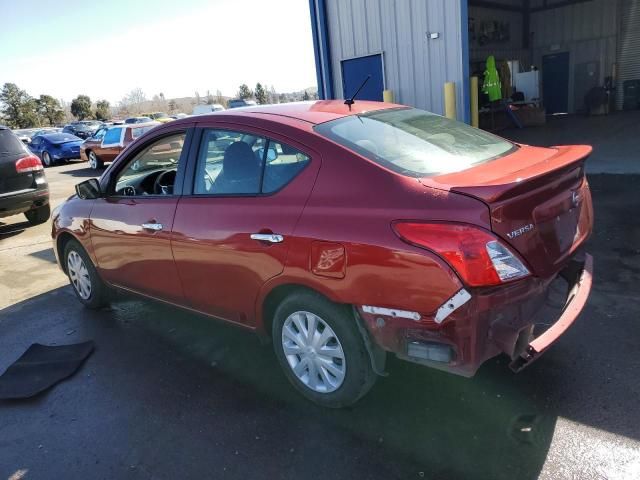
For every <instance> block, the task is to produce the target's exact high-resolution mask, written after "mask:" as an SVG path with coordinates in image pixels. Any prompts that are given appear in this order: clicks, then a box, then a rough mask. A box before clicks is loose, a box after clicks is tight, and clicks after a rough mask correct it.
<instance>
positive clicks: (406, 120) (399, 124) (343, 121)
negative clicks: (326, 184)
mask: <svg viewBox="0 0 640 480" xmlns="http://www.w3.org/2000/svg"><path fill="white" fill-rule="evenodd" d="M315 130H316V132H318V133H319V134H320V135H323V136H325V137H327V138H329V139H331V140H333V141H335V142H336V143H339V144H341V145H343V146H345V147H347V148H349V149H350V150H353V151H355V152H357V153H359V154H360V155H362V156H364V157H366V158H368V159H370V160H372V161H374V162H376V163H378V164H380V165H382V166H383V167H386V168H388V169H389V170H392V171H394V172H397V173H400V174H402V175H406V176H409V177H426V176H431V175H438V174H444V173H451V172H458V171H461V170H466V169H468V168H471V167H472V166H474V165H477V164H480V163H484V162H488V161H491V160H493V159H496V158H499V157H503V156H505V155H507V154H509V153H511V152H512V151H513V150H515V149H516V148H517V147H516V146H515V145H514V144H513V143H511V142H508V141H507V140H504V139H502V138H500V137H497V136H495V135H492V134H490V133H487V132H485V131H482V130H480V129H477V128H473V127H470V126H469V125H466V124H464V123H461V122H456V121H454V120H449V119H448V118H445V117H441V116H439V115H435V114H433V113H430V112H425V111H424V110H418V109H416V108H397V109H388V110H381V111H380V110H378V111H375V112H371V113H366V114H362V115H351V116H348V117H343V118H340V119H338V120H332V121H330V122H326V123H322V124H320V125H317V126H316V127H315Z"/></svg>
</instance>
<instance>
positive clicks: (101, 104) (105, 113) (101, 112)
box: [96, 100, 111, 121]
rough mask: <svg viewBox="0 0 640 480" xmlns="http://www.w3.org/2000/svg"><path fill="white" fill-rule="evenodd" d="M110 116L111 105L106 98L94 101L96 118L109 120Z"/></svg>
mask: <svg viewBox="0 0 640 480" xmlns="http://www.w3.org/2000/svg"><path fill="white" fill-rule="evenodd" d="M109 118H111V105H109V102H107V101H106V100H100V101H98V103H96V119H97V120H103V121H104V120H109Z"/></svg>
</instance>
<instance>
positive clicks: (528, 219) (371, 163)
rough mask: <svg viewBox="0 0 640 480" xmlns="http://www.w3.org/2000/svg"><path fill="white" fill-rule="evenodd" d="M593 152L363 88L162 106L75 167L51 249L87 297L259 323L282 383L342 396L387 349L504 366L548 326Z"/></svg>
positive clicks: (578, 250)
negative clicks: (103, 162)
mask: <svg viewBox="0 0 640 480" xmlns="http://www.w3.org/2000/svg"><path fill="white" fill-rule="evenodd" d="M232 125H233V126H232ZM187 146H189V147H187ZM590 152H591V147H588V146H568V147H553V148H540V147H531V146H526V145H517V144H514V143H512V142H510V141H508V140H505V139H502V138H500V137H497V136H494V135H492V134H490V133H487V132H484V131H482V130H478V129H475V128H472V127H470V126H468V125H465V124H462V123H458V122H455V121H452V120H449V119H447V118H444V117H440V116H438V115H434V114H431V113H428V112H425V111H422V110H418V109H415V108H410V107H405V106H401V105H394V104H388V103H378V102H365V101H356V102H355V104H353V105H349V106H347V105H345V104H343V103H342V102H340V101H329V102H327V101H323V102H303V103H293V104H283V105H272V106H267V107H263V108H262V109H261V110H260V113H256V112H251V111H250V110H242V111H234V112H230V113H228V114H227V113H225V112H222V113H216V114H214V115H209V116H202V117H198V124H197V126H194V124H193V119H185V120H176V121H175V122H172V123H170V124H166V125H162V126H159V127H157V128H155V129H153V130H151V131H150V132H147V133H146V134H145V135H143V136H142V137H140V138H138V139H137V140H136V141H135V142H133V143H132V144H131V145H130V146H129V147H128V148H127V150H126V151H125V152H123V153H122V154H121V155H120V156H119V157H118V159H117V160H116V162H115V163H113V164H112V165H111V166H110V167H109V168H108V169H107V170H106V171H105V172H104V174H103V175H102V176H101V177H100V179H99V180H97V179H90V180H87V181H85V182H83V183H81V184H79V185H78V186H77V196H75V197H73V198H71V199H69V200H68V201H67V202H66V203H65V204H64V205H63V206H62V207H61V208H60V210H58V211H57V212H55V213H54V215H53V232H52V233H53V240H54V247H55V248H54V250H55V252H56V255H57V256H58V261H59V263H60V265H61V267H62V269H63V270H64V271H65V272H66V273H67V275H68V276H69V278H70V281H71V284H72V285H73V288H74V291H75V293H76V295H77V297H78V298H79V300H80V301H81V302H82V303H83V304H85V305H86V306H87V307H90V308H98V307H100V306H102V305H103V304H104V302H105V301H106V299H107V296H106V293H107V288H109V287H117V288H122V289H125V290H127V291H129V292H135V293H138V294H141V295H144V296H148V297H151V298H156V299H161V300H164V301H166V302H168V303H171V304H174V305H181V306H184V307H185V308H188V309H189V310H192V311H198V312H201V313H203V314H205V315H209V316H211V317H215V318H219V319H223V320H226V321H229V322H230V323H232V324H236V325H240V326H243V327H246V328H247V329H248V330H252V331H255V332H258V333H259V334H261V335H264V336H270V337H271V339H272V343H273V346H274V349H275V354H276V357H277V359H278V361H279V363H280V365H281V366H282V368H283V369H284V372H285V374H286V376H287V377H288V379H289V380H290V381H291V383H292V384H293V385H294V386H295V387H296V388H297V389H298V390H299V391H300V392H301V393H302V394H303V395H305V396H306V397H307V398H309V399H311V400H313V401H314V402H317V403H319V404H321V405H325V406H330V407H341V406H345V405H349V404H352V403H354V402H355V401H357V400H358V399H359V398H360V397H362V395H364V394H365V393H366V392H367V391H368V390H369V388H370V387H371V385H372V384H373V383H374V381H375V378H376V374H383V373H384V371H385V358H386V354H387V353H391V354H395V355H396V356H398V357H399V358H401V359H404V360H409V361H412V362H416V363H418V364H421V365H425V366H429V367H434V368H438V369H441V370H444V371H447V372H451V373H455V374H459V375H464V376H472V375H473V374H474V373H475V372H476V370H477V369H478V368H479V366H480V365H481V364H482V363H483V362H484V361H486V360H487V359H489V358H491V357H493V356H495V355H498V354H500V353H501V352H504V353H506V354H507V355H509V356H510V357H511V368H512V369H513V370H516V371H518V370H520V369H522V368H523V367H525V366H527V365H528V364H530V363H531V362H532V361H533V360H535V359H537V358H538V357H539V355H540V354H541V353H542V352H544V351H545V350H546V349H547V348H549V346H550V345H551V344H552V343H553V342H554V341H555V340H556V339H557V338H558V337H559V336H560V335H562V334H563V333H564V332H565V330H566V329H567V328H568V327H569V326H570V325H571V324H572V323H573V322H574V321H575V320H576V318H577V317H578V314H579V313H580V311H581V310H582V309H583V307H584V306H585V303H586V300H587V297H588V295H589V292H590V288H591V275H592V263H593V262H592V258H591V257H590V256H589V255H588V254H587V253H586V252H585V250H584V245H585V241H586V240H587V238H588V237H589V235H590V234H591V231H592V222H593V209H592V203H591V194H590V191H589V186H588V183H587V179H586V177H585V170H584V165H585V161H586V159H587V157H588V156H589V154H590ZM321 164H322V168H321ZM551 291H553V292H554V295H555V298H554V302H556V303H553V304H546V300H547V295H548V294H550V292H551ZM236 354H237V355H242V352H236ZM567 365H568V364H567ZM554 368H556V367H554ZM433 391H434V395H437V394H438V388H437V385H434V386H433Z"/></svg>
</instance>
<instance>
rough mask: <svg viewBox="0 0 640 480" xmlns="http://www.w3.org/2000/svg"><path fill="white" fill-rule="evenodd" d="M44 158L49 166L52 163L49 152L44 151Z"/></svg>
mask: <svg viewBox="0 0 640 480" xmlns="http://www.w3.org/2000/svg"><path fill="white" fill-rule="evenodd" d="M42 160H44V164H45V165H47V166H49V165H50V164H51V157H49V154H48V153H47V152H44V153H43V154H42Z"/></svg>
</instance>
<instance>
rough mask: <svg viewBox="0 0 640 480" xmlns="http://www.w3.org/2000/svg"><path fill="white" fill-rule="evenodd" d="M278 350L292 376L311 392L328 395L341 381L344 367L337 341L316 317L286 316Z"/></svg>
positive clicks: (331, 331) (341, 351) (342, 355)
mask: <svg viewBox="0 0 640 480" xmlns="http://www.w3.org/2000/svg"><path fill="white" fill-rule="evenodd" d="M282 348H283V350H284V355H285V357H286V359H287V362H288V363H289V366H290V367H291V370H292V371H293V373H294V375H295V376H296V377H297V378H298V380H300V381H301V382H302V383H303V384H304V385H306V386H307V387H308V388H310V389H311V390H313V391H315V392H319V393H330V392H333V391H335V390H337V389H338V388H340V385H342V382H344V376H345V373H346V371H347V364H346V362H345V358H344V351H343V350H342V345H341V344H340V340H338V337H337V336H336V334H335V332H334V331H333V330H332V329H331V327H330V326H329V325H328V324H327V323H325V321H324V320H322V319H321V318H320V317H318V316H317V315H314V314H313V313H309V312H295V313H292V314H291V315H289V316H288V317H287V319H286V320H285V322H284V327H283V328H282Z"/></svg>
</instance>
